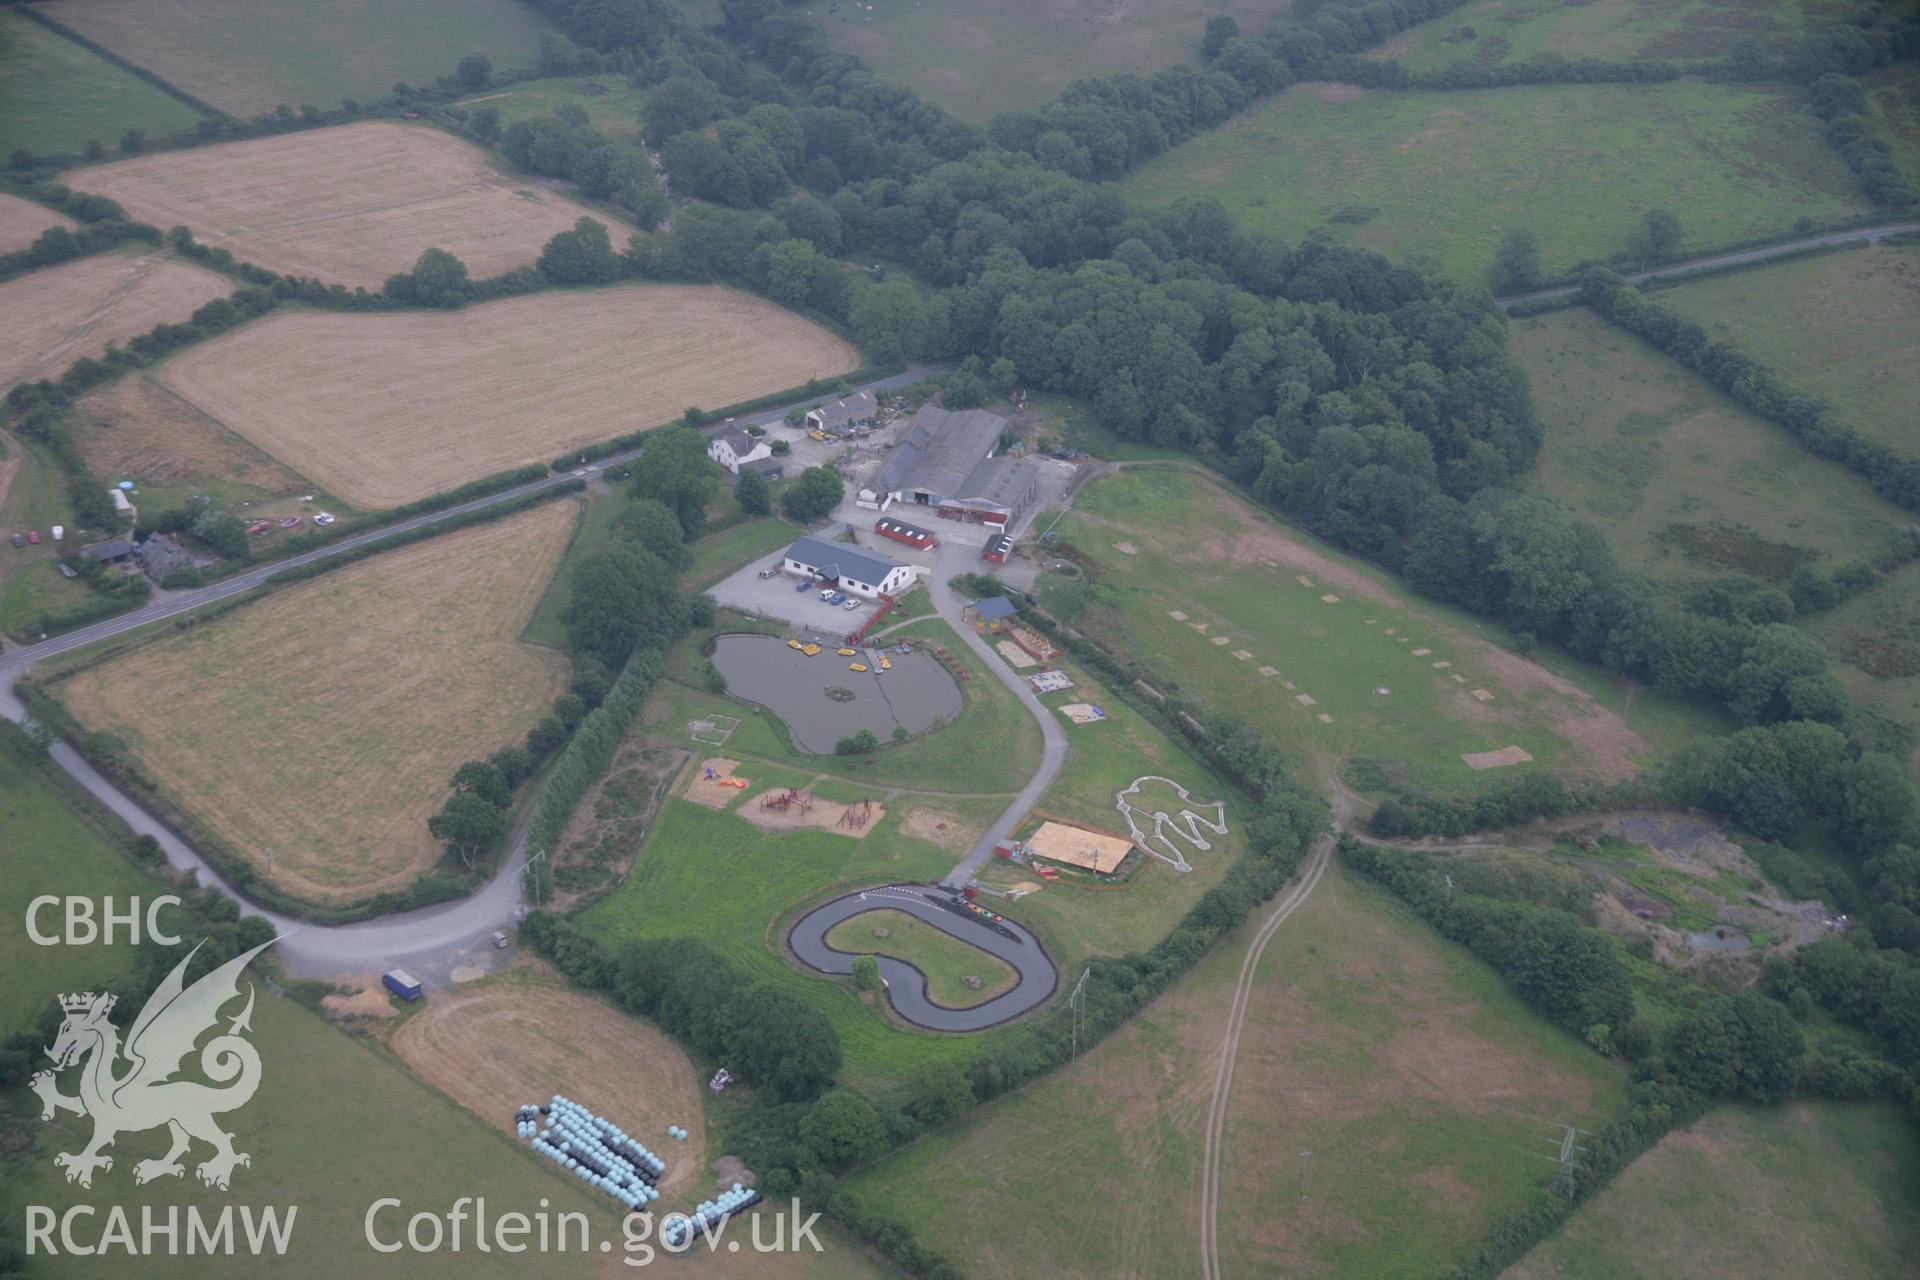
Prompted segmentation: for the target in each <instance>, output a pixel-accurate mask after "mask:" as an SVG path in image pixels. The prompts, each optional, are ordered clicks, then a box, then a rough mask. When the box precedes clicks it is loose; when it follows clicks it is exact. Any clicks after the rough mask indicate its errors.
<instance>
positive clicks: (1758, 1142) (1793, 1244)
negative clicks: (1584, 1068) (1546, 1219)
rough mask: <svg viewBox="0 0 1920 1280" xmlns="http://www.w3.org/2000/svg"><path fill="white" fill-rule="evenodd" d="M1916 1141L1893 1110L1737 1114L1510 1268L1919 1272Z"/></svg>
mask: <svg viewBox="0 0 1920 1280" xmlns="http://www.w3.org/2000/svg"><path fill="white" fill-rule="evenodd" d="M1917 1250H1920V1131H1917V1130H1916V1128H1915V1125H1914V1121H1913V1117H1912V1116H1911V1115H1909V1114H1907V1113H1905V1112H1903V1111H1902V1110H1901V1109H1900V1108H1898V1107H1895V1106H1892V1105H1889V1104H1868V1103H1829V1102H1814V1103H1806V1102H1803V1103H1796V1104H1794V1105H1792V1106H1787V1107H1779V1108H1775V1109H1771V1110H1758V1109H1750V1108H1745V1107H1728V1108H1725V1109H1722V1110H1719V1111H1716V1112H1714V1113H1713V1114H1711V1115H1709V1116H1707V1117H1706V1118H1705V1119H1703V1120H1700V1121H1697V1122H1696V1123H1694V1124H1693V1125H1691V1126H1689V1127H1688V1128H1686V1129H1684V1130H1682V1131H1680V1132H1678V1133H1674V1134H1669V1135H1668V1136H1667V1137H1666V1138H1665V1139H1663V1140H1662V1141H1661V1142H1660V1144H1659V1145H1658V1146H1656V1147H1654V1149H1653V1150H1652V1151H1649V1152H1648V1153H1647V1154H1646V1155H1643V1156H1641V1157H1640V1158H1639V1159H1638V1160H1636V1161H1635V1162H1634V1163H1633V1164H1632V1165H1630V1166H1629V1167H1628V1168H1627V1169H1626V1170H1625V1171H1624V1172H1622V1173H1621V1174H1620V1175H1619V1176H1618V1177H1617V1178H1615V1179H1614V1181H1613V1182H1612V1184H1611V1185H1609V1186H1608V1187H1607V1188H1606V1189H1604V1190H1603V1191H1601V1192H1600V1194H1599V1195H1597V1196H1595V1197H1594V1198H1593V1200H1592V1201H1591V1202H1589V1203H1588V1204H1587V1205H1586V1206H1585V1207H1584V1208H1582V1209H1581V1210H1580V1212H1578V1213H1576V1214H1575V1215H1574V1216H1573V1217H1572V1219H1570V1220H1569V1221H1568V1222H1567V1224H1566V1225H1565V1226H1563V1227H1562V1228H1561V1229H1560V1230H1559V1231H1558V1232H1557V1233H1556V1234H1555V1235H1553V1236H1552V1237H1550V1238H1549V1239H1548V1240H1546V1241H1545V1242H1544V1243H1543V1244H1541V1245H1540V1246H1539V1247H1537V1248H1536V1249H1535V1250H1534V1251H1533V1252H1532V1253H1530V1254H1528V1255H1527V1257H1526V1258H1525V1259H1524V1260H1523V1261H1522V1262H1520V1263H1519V1264H1518V1265H1517V1266H1515V1267H1514V1268H1512V1269H1511V1270H1509V1271H1508V1272H1507V1273H1506V1275H1507V1276H1508V1277H1509V1278H1510V1280H1547V1278H1548V1277H1554V1278H1556V1280H1629V1278H1631V1277H1639V1276H1650V1275H1667V1276H1677V1275H1699V1276H1707V1275H1716V1276H1732V1275H1738V1276H1748V1277H1752V1278H1753V1280H1800V1278H1801V1277H1804V1276H1810V1275H1819V1276H1832V1277H1835V1278H1836V1280H1838V1278H1840V1277H1858V1278H1859V1280H1867V1278H1868V1277H1881V1276H1897V1275H1906V1274H1910V1273H1911V1271H1912V1267H1913V1259H1914V1255H1915V1252H1916V1251H1917Z"/></svg>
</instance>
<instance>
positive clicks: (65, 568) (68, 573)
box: [60, 560, 80, 578]
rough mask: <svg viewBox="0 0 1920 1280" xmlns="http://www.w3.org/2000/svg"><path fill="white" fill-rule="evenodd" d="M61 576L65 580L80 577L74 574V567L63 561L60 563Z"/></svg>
mask: <svg viewBox="0 0 1920 1280" xmlns="http://www.w3.org/2000/svg"><path fill="white" fill-rule="evenodd" d="M60 576H61V577H63V578H77V577H79V576H80V575H79V574H78V573H75V572H74V568H73V566H72V565H70V564H68V563H67V562H66V561H64V560H62V561H61V562H60Z"/></svg>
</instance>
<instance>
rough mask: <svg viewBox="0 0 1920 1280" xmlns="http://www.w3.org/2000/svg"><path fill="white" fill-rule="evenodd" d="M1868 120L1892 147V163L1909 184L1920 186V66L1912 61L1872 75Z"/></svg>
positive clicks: (1868, 82) (1869, 77) (1867, 79)
mask: <svg viewBox="0 0 1920 1280" xmlns="http://www.w3.org/2000/svg"><path fill="white" fill-rule="evenodd" d="M1861 78H1862V80H1863V81H1864V82H1865V83H1866V86H1867V119H1869V120H1871V121H1872V122H1873V124H1874V126H1875V127H1876V129H1878V131H1879V134H1880V136H1881V137H1883V138H1885V139H1886V140H1887V143H1888V145H1890V146H1891V147H1892V148H1893V161H1894V163H1895V164H1897V165H1899V166H1900V169H1901V172H1903V173H1905V174H1906V176H1907V182H1908V183H1909V184H1920V67H1916V66H1915V65H1914V64H1913V63H1911V62H1902V63H1895V64H1894V65H1893V66H1891V67H1886V68H1883V69H1882V70H1879V71H1874V72H1869V73H1868V74H1867V75H1865V76H1863V77H1861Z"/></svg>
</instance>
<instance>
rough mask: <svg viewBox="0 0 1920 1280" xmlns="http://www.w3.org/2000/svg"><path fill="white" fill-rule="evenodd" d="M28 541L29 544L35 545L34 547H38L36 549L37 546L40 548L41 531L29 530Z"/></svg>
mask: <svg viewBox="0 0 1920 1280" xmlns="http://www.w3.org/2000/svg"><path fill="white" fill-rule="evenodd" d="M27 541H28V542H29V543H31V544H33V545H34V546H36V547H37V546H39V545H40V531H39V530H38V529H29V530H27Z"/></svg>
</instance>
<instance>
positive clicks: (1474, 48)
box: [1368, 0, 1814, 71]
mask: <svg viewBox="0 0 1920 1280" xmlns="http://www.w3.org/2000/svg"><path fill="white" fill-rule="evenodd" d="M1813 7H1814V6H1811V5H1803V4H1802V3H1801V2H1800V0H1535V2H1533V3H1527V4H1500V3H1495V4H1491V5H1487V4H1469V5H1464V6H1462V7H1460V8H1458V9H1456V10H1454V11H1453V12H1452V13H1449V14H1444V15H1442V16H1440V17H1438V18H1435V19H1433V20H1432V21H1431V22H1424V23H1422V24H1420V25H1419V26H1417V27H1410V28H1408V29H1407V30H1405V31H1403V32H1401V33H1400V34H1399V35H1397V36H1395V37H1394V38H1393V39H1391V40H1389V41H1387V42H1386V44H1384V45H1381V46H1378V47H1377V48H1375V49H1373V50H1370V51H1369V53H1368V56H1369V57H1372V58H1377V59H1382V60H1385V59H1389V58H1390V59H1392V60H1393V61H1395V62H1398V63H1399V64H1400V65H1401V66H1403V67H1405V68H1407V69H1408V70H1409V71H1439V70H1442V69H1444V68H1446V67H1450V66H1452V65H1454V64H1455V63H1458V62H1466V63H1472V64H1474V65H1477V66H1486V65H1498V64H1502V63H1516V62H1526V61H1527V60H1529V59H1531V58H1535V57H1538V56H1539V55H1541V54H1558V55H1559V56H1560V57H1562V58H1566V59H1568V60H1569V61H1573V60H1577V59H1580V58H1605V59H1608V60H1610V61H1626V60H1630V59H1636V58H1671V59H1678V60H1684V59H1690V58H1717V57H1722V56H1724V55H1725V54H1726V53H1727V51H1728V50H1729V49H1731V48H1732V47H1733V46H1734V44H1736V43H1737V42H1739V41H1741V40H1752V41H1754V42H1755V43H1756V44H1758V45H1759V46H1760V47H1761V48H1762V49H1765V50H1767V51H1769V52H1772V53H1779V52H1782V51H1783V47H1784V46H1785V45H1786V44H1787V43H1788V42H1789V41H1790V40H1791V39H1792V38H1793V37H1795V36H1797V35H1799V34H1800V33H1801V31H1802V30H1803V29H1804V27H1805V20H1806V16H1807V11H1808V10H1809V9H1811V8H1813Z"/></svg>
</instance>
